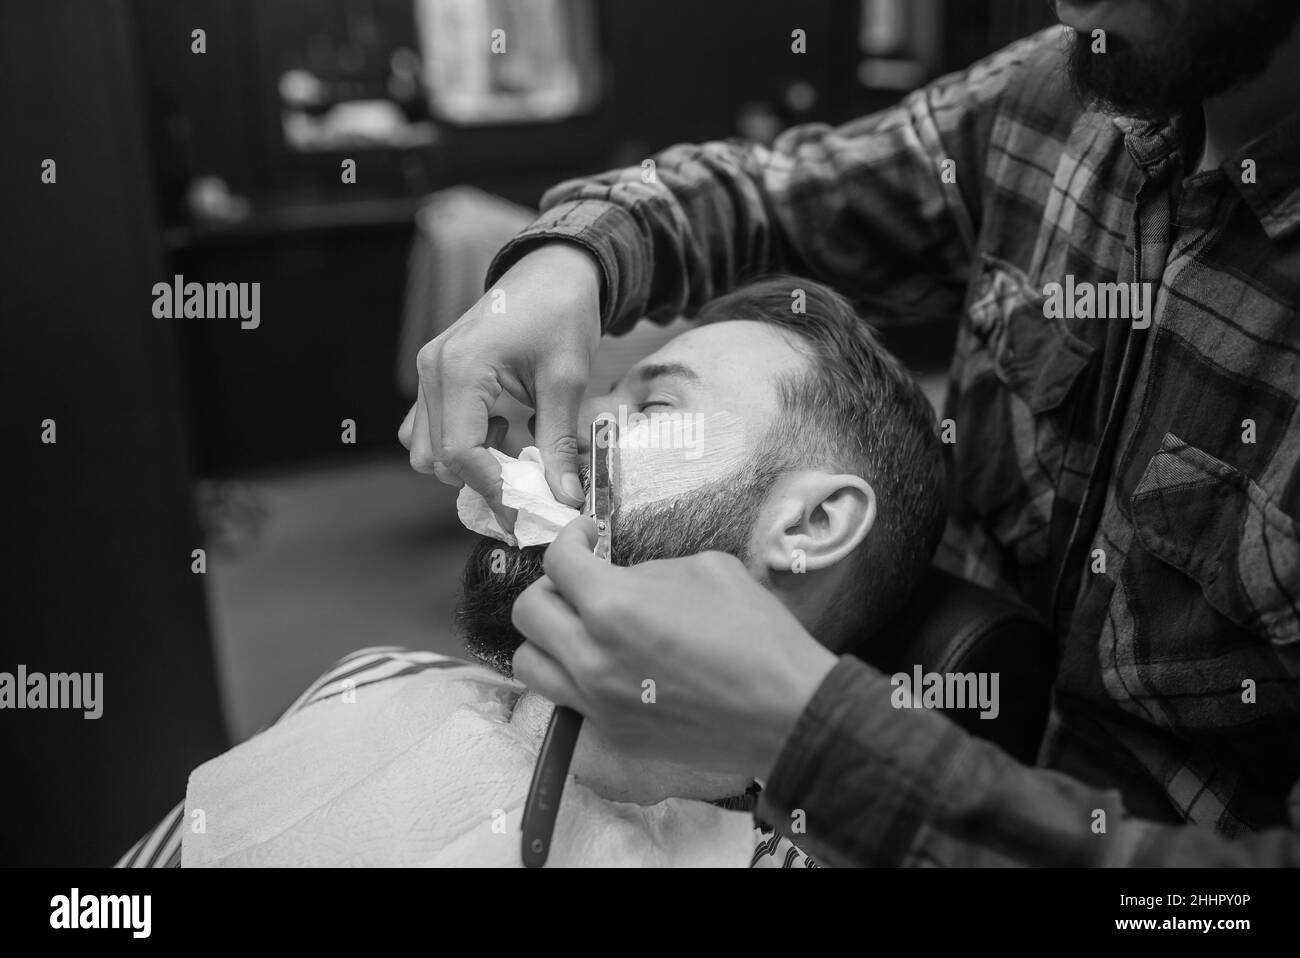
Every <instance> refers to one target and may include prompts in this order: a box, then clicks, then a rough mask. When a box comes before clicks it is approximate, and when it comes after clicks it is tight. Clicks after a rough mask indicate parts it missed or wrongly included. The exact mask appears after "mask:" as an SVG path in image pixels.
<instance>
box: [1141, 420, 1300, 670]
mask: <svg viewBox="0 0 1300 958" xmlns="http://www.w3.org/2000/svg"><path fill="white" fill-rule="evenodd" d="M1131 506H1132V515H1133V523H1134V531H1135V533H1136V535H1137V537H1138V539H1139V540H1140V541H1141V544H1142V547H1143V548H1144V549H1146V551H1147V552H1149V553H1151V554H1152V555H1154V556H1156V557H1157V558H1159V559H1160V560H1162V561H1163V562H1165V563H1167V564H1168V565H1170V566H1172V567H1173V568H1175V569H1177V570H1178V571H1180V572H1182V573H1183V574H1184V575H1187V576H1189V577H1190V578H1192V579H1193V580H1195V582H1196V583H1197V584H1198V585H1199V586H1200V589H1201V592H1202V594H1203V595H1204V598H1205V602H1206V603H1207V604H1208V605H1209V606H1210V607H1211V608H1213V609H1214V610H1215V611H1216V612H1218V613H1219V614H1220V615H1222V616H1224V617H1225V618H1227V619H1229V620H1230V621H1232V622H1233V623H1235V624H1236V625H1238V626H1240V627H1241V628H1243V629H1246V630H1248V631H1250V632H1252V633H1254V634H1255V635H1257V636H1259V637H1262V638H1265V639H1267V640H1268V641H1269V642H1271V643H1272V644H1273V645H1275V646H1279V647H1293V646H1296V644H1297V643H1300V526H1298V525H1297V523H1296V521H1295V520H1294V519H1292V518H1291V516H1290V515H1288V514H1287V513H1285V512H1283V511H1282V510H1281V509H1280V508H1278V506H1277V505H1276V504H1275V503H1274V501H1273V499H1272V498H1271V497H1270V496H1269V495H1268V493H1267V492H1265V490H1264V489H1263V488H1261V487H1260V486H1259V484H1258V483H1256V482H1255V481H1254V480H1253V479H1251V478H1250V477H1249V476H1247V475H1246V474H1245V473H1243V472H1241V471H1240V470H1238V469H1237V468H1235V467H1233V466H1230V465H1228V464H1227V463H1225V462H1223V461H1222V460H1220V459H1216V458H1215V457H1214V456H1212V455H1210V454H1209V453H1207V452H1205V451H1204V450H1201V449H1198V448H1197V447H1195V446H1193V445H1190V444H1189V443H1186V442H1184V441H1183V440H1181V439H1179V438H1178V437H1177V436H1176V435H1174V434H1173V433H1166V434H1165V436H1164V439H1163V440H1162V441H1161V444H1160V450H1159V452H1157V453H1156V455H1154V456H1153V457H1152V458H1151V461H1150V463H1148V465H1147V468H1146V470H1145V472H1144V473H1143V475H1142V479H1141V480H1140V481H1139V483H1138V485H1137V488H1136V489H1135V490H1134V491H1133V495H1132V498H1131Z"/></svg>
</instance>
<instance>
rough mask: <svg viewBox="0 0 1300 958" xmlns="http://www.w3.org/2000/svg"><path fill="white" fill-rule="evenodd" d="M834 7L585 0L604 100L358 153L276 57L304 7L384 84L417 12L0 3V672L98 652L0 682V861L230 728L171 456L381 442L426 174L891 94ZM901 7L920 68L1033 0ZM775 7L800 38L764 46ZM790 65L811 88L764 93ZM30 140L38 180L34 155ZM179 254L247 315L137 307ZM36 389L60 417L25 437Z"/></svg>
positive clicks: (777, 37)
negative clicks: (563, 116) (47, 165)
mask: <svg viewBox="0 0 1300 958" xmlns="http://www.w3.org/2000/svg"><path fill="white" fill-rule="evenodd" d="M921 6H922V7H925V5H924V4H922V5H921ZM860 9H861V7H860V4H859V3H857V2H855V0H797V2H795V0H617V2H600V3H598V5H597V29H598V37H599V50H600V80H601V84H600V99H599V100H598V102H597V104H596V106H595V107H594V109H592V110H591V111H590V112H589V113H587V114H586V115H584V116H581V117H577V118H574V119H571V120H566V121H563V122H559V123H549V124H526V125H522V126H518V125H516V126H503V127H473V128H457V127H455V126H453V125H450V124H444V123H440V124H439V138H438V140H437V142H436V143H434V144H433V145H432V146H427V147H419V148H404V149H372V150H367V151H365V152H364V154H363V155H358V154H357V152H356V151H355V150H349V151H345V152H343V153H336V152H328V151H326V152H323V153H313V154H303V153H295V152H294V151H293V150H291V149H289V148H288V147H287V146H286V145H285V143H284V139H283V137H282V135H281V132H280V125H279V111H280V106H279V103H278V100H277V92H276V89H277V88H276V83H277V78H278V76H279V74H280V72H281V71H282V70H283V69H285V68H286V67H287V66H289V65H292V64H293V63H295V62H297V61H298V60H301V59H302V58H303V57H304V56H306V55H307V54H306V53H305V52H304V51H307V50H308V49H309V46H310V45H309V40H310V38H312V37H317V38H322V37H323V38H325V40H323V41H318V42H317V45H316V46H315V47H311V48H310V49H311V50H313V51H314V52H313V53H312V55H313V56H315V57H316V58H317V59H320V58H321V57H322V56H324V57H325V59H326V60H328V59H329V57H330V51H342V50H345V49H348V50H350V54H351V55H350V59H349V61H348V62H349V63H350V64H351V66H350V67H349V69H348V70H347V71H341V72H340V73H339V75H340V76H341V77H342V79H343V80H345V81H346V82H348V83H351V84H353V85H354V86H355V87H356V89H358V90H361V91H363V92H368V93H370V94H372V95H383V85H382V70H383V64H384V63H385V62H386V61H387V58H388V55H389V53H390V52H391V50H392V49H393V48H395V47H396V46H399V45H405V46H409V45H411V44H412V43H414V28H413V25H412V15H411V4H410V3H409V2H402V0H335V2H329V0H260V2H253V0H186V2H178V0H135V2H129V0H27V2H20V0H3V2H0V91H3V92H2V93H0V130H3V131H4V132H3V133H2V134H0V137H2V138H3V147H2V148H0V191H3V192H2V195H3V201H4V205H3V218H4V221H5V226H4V233H3V241H2V244H3V245H2V246H0V254H2V255H0V262H3V267H2V268H0V277H2V280H3V281H2V283H0V321H2V322H3V329H4V341H3V347H2V348H0V356H2V358H0V370H2V371H3V383H4V402H3V406H2V409H3V412H2V415H3V428H4V434H3V437H2V438H3V443H4V445H3V449H4V451H5V455H4V456H3V459H0V462H2V463H3V466H4V470H3V472H4V477H5V478H4V485H3V488H4V492H5V495H4V497H3V498H4V509H3V512H2V513H0V532H3V537H2V540H0V541H3V545H2V546H0V551H2V552H3V555H4V563H3V572H4V589H3V595H4V600H3V621H2V624H0V671H10V672H12V671H14V670H15V669H16V667H17V665H18V664H19V663H23V664H25V665H26V666H27V668H28V669H29V670H31V671H46V672H54V671H70V670H75V671H83V672H94V671H102V672H104V673H106V674H105V684H106V693H105V700H106V704H105V716H104V718H102V719H100V720H99V721H97V722H88V721H84V720H83V719H82V717H81V715H80V713H77V712H69V713H55V712H9V711H6V712H0V769H2V771H0V782H2V783H3V788H0V865H49V864H58V865H74V864H76V865H82V864H85V865H105V864H109V863H111V862H112V861H114V860H115V859H116V858H117V857H118V856H119V855H120V854H121V853H122V852H123V851H124V850H125V849H126V847H127V846H128V845H129V844H130V842H131V841H133V840H134V839H135V838H136V837H137V836H138V835H139V834H140V833H141V832H142V830H143V829H144V828H146V827H147V826H149V825H150V824H152V822H154V821H155V820H157V818H158V817H159V816H160V815H161V814H162V813H163V812H164V811H166V810H167V809H168V808H169V807H170V806H171V805H173V804H174V803H175V802H176V801H177V800H178V799H179V798H180V797H182V796H183V794H184V783H185V779H186V776H187V774H188V772H189V770H190V769H192V768H193V767H194V766H196V765H197V764H199V763H200V762H202V761H204V760H205V759H207V758H209V757H211V756H212V755H214V754H216V753H218V752H220V751H221V750H223V749H224V748H226V747H228V745H229V744H231V743H232V740H233V739H237V738H238V737H240V736H241V735H242V734H244V733H243V730H242V729H236V730H235V731H233V733H232V722H231V721H230V719H229V715H228V714H227V715H225V716H223V712H222V704H221V703H222V695H223V691H228V690H225V689H223V687H222V686H223V679H222V677H221V675H220V674H219V672H220V670H219V669H218V668H217V666H216V665H215V664H214V636H213V629H212V627H211V624H210V623H211V619H210V615H209V604H208V603H209V599H208V597H207V595H206V594H205V589H204V584H203V583H202V582H201V579H200V577H199V576H195V575H193V574H191V572H190V551H191V549H193V548H194V547H195V545H196V543H202V542H205V541H207V539H205V535H210V530H206V529H205V528H204V527H201V525H200V522H199V517H198V514H197V512H196V505H195V495H194V493H195V481H196V480H197V479H206V480H210V479H214V478H216V479H220V478H223V477H226V478H229V477H241V476H247V475H261V474H270V473H274V472H275V471H276V470H280V471H284V470H299V471H300V472H297V473H294V474H295V475H303V474H304V473H302V472H301V470H328V469H330V468H331V463H332V462H333V461H334V460H337V459H338V458H339V457H340V456H341V455H344V454H343V453H340V451H339V450H340V444H339V436H338V432H339V430H338V424H339V422H340V420H341V419H343V418H344V417H351V418H354V419H355V420H356V421H357V423H358V444H357V446H356V447H348V448H347V452H346V455H347V456H351V457H357V456H364V455H373V456H379V457H394V456H397V457H400V456H401V450H400V449H399V448H397V447H396V443H395V441H394V434H395V430H396V426H397V424H398V422H399V421H400V420H401V417H402V415H403V414H404V412H405V409H406V406H407V404H408V399H407V398H406V397H405V396H403V395H401V394H400V392H399V390H398V388H397V385H396V383H395V379H394V361H395V346H396V341H397V336H398V329H399V322H400V317H401V311H402V297H403V287H404V282H405V274H406V264H407V255H408V251H409V250H410V247H411V241H412V231H413V224H412V217H413V215H414V213H415V211H416V209H417V208H418V207H419V205H420V203H421V202H422V200H423V198H424V197H426V196H427V195H428V194H429V193H431V192H433V191H436V190H439V189H442V188H444V187H448V186H452V185H456V184H472V185H475V186H478V187H481V188H482V189H484V190H487V191H489V192H491V193H494V194H497V195H500V196H503V197H506V198H508V199H511V200H514V201H516V202H518V203H521V204H526V205H530V206H535V205H536V204H537V202H538V200H539V198H540V196H541V193H542V192H543V190H544V189H545V188H546V187H547V186H549V185H551V184H553V183H555V182H557V181H558V180H560V179H563V178H566V177H570V176H574V175H578V174H581V173H584V172H593V171H596V170H600V169H603V168H607V167H610V166H613V165H621V164H629V163H636V162H639V159H640V158H641V157H643V156H645V155H647V154H648V153H649V152H651V151H653V150H657V149H660V148H662V147H664V146H667V145H669V144H671V143H674V142H679V141H684V140H700V139H716V138H720V137H724V136H730V135H735V134H736V133H737V131H738V117H739V115H740V113H741V111H742V108H746V107H748V108H750V109H752V108H754V107H755V105H758V106H761V107H763V108H766V109H768V110H769V111H770V112H771V113H773V114H775V115H776V116H777V117H779V118H780V120H781V121H782V123H790V122H803V121H812V120H818V121H827V122H836V121H841V120H845V119H848V118H851V117H853V116H855V115H859V114H861V113H863V112H867V111H869V110H872V109H875V108H879V107H881V106H885V105H888V104H889V103H891V102H893V101H895V100H897V99H898V98H899V96H900V95H901V94H902V93H903V92H904V91H903V90H901V89H882V88H871V87H870V86H867V85H864V84H863V83H862V82H861V80H860V78H859V76H860V75H859V70H860V69H861V64H862V61H863V59H864V55H863V52H862V50H861V48H860V47H859V45H858V24H859V17H860ZM925 9H927V10H930V11H931V13H930V14H927V16H929V17H930V19H928V20H927V22H925V23H922V24H919V26H918V29H917V31H916V32H915V35H914V40H915V47H914V48H913V49H904V50H900V51H897V55H898V56H899V57H900V58H902V59H908V58H909V57H911V58H912V59H914V60H916V61H917V68H918V69H919V70H920V71H921V78H922V79H924V78H925V77H931V76H934V75H936V74H938V73H939V72H945V71H947V70H950V69H956V68H959V67H962V66H964V65H966V64H967V63H969V62H970V61H972V60H973V59H975V58H977V57H978V56H980V55H982V54H984V53H987V52H989V51H991V50H993V49H996V48H997V47H999V46H1001V45H1003V44H1005V43H1007V42H1009V41H1010V40H1013V39H1015V38H1016V37H1019V36H1022V35H1024V34H1026V33H1028V32H1031V31H1032V30H1034V29H1036V28H1038V27H1040V26H1043V25H1045V24H1047V23H1049V22H1051V21H1052V19H1053V18H1052V16H1051V13H1050V9H1049V7H1048V5H1047V4H1046V3H1045V2H1042V0H1033V2H1019V0H934V3H933V4H932V5H931V6H930V7H925ZM196 26H201V27H203V28H204V29H205V30H206V31H207V53H206V54H204V55H202V56H199V55H194V54H192V53H191V52H190V42H191V41H190V31H191V30H192V29H193V28H194V27H196ZM796 27H799V28H802V29H804V30H806V31H807V35H808V47H809V52H808V54H806V55H804V56H793V55H791V53H790V31H791V30H792V29H794V28H796ZM322 50H323V51H325V52H324V53H322V52H321V51H322ZM327 66H328V64H327ZM796 82H803V83H807V84H810V85H811V87H812V89H813V91H814V93H815V96H814V97H812V99H811V102H810V103H809V102H807V98H806V97H805V99H804V100H803V101H797V100H796V101H793V105H792V102H791V101H790V100H789V99H788V91H789V88H790V85H791V84H792V83H796ZM344 155H347V156H357V159H358V164H359V167H360V168H361V169H362V170H363V174H362V175H361V176H360V177H359V181H358V184H357V185H355V186H345V185H343V184H341V183H340V181H339V175H338V171H339V161H340V158H341V156H344ZM45 157H54V158H56V159H57V161H58V164H59V165H58V182H57V185H56V186H47V185H43V184H42V183H41V182H40V170H41V161H42V159H43V158H45ZM202 176H219V177H221V178H222V179H223V180H224V181H225V182H226V183H227V184H228V186H229V188H230V190H231V192H232V193H234V194H236V195H238V196H240V197H244V198H246V199H247V200H248V201H249V202H250V204H251V206H250V210H251V212H250V214H249V215H248V216H247V217H246V218H244V219H243V220H242V221H241V222H238V223H235V224H233V225H216V224H213V223H211V222H203V221H197V220H196V219H195V218H194V217H193V216H192V215H191V214H190V213H189V212H187V205H186V202H185V197H186V191H187V189H188V188H189V186H190V184H191V183H193V181H194V180H195V179H196V178H198V177H202ZM175 273H182V274H184V275H185V276H186V278H187V279H190V280H197V281H200V282H203V281H207V280H225V279H229V278H238V280H240V281H250V282H251V281H261V282H262V283H263V299H262V312H263V316H269V315H275V316H276V317H278V319H277V321H276V322H274V323H268V322H265V321H264V322H263V326H262V328H260V329H259V330H257V332H256V334H251V333H248V332H245V331H241V330H240V329H239V327H238V324H237V323H224V324H213V323H205V322H202V321H197V322H195V321H191V322H189V323H187V322H184V321H170V322H169V321H159V320H155V319H154V318H153V316H152V315H151V304H152V294H151V292H150V290H151V287H152V285H153V284H154V283H155V282H158V281H159V280H163V279H170V277H171V276H172V275H173V274H175ZM948 337H949V331H946V330H943V329H937V330H936V329H921V330H915V329H914V330H910V331H907V332H905V333H903V334H900V336H899V338H898V339H896V340H895V341H894V342H893V345H894V346H895V348H896V349H898V350H899V351H900V352H901V353H903V354H905V355H910V356H913V357H914V359H913V361H914V362H916V363H921V362H925V361H928V360H933V359H934V357H936V356H939V357H946V344H947V342H948V341H949V339H948ZM46 418H53V419H55V420H56V421H57V423H58V443H57V444H56V445H52V446H51V445H43V444H41V443H40V441H39V436H40V423H41V421H42V420H43V419H46ZM311 474H312V475H314V474H315V473H311ZM295 488H297V487H295ZM324 518H328V517H324ZM265 585H266V587H267V588H268V589H274V588H275V583H267V584H265ZM209 588H211V586H209ZM366 644H386V642H385V637H384V635H382V634H379V635H371V636H368V637H367V642H366ZM304 674H309V673H304Z"/></svg>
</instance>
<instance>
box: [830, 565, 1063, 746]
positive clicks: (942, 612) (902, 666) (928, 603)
mask: <svg viewBox="0 0 1300 958" xmlns="http://www.w3.org/2000/svg"><path fill="white" fill-rule="evenodd" d="M849 654H851V655H854V656H856V657H858V658H860V659H862V660H863V661H865V662H867V663H869V664H871V665H873V666H875V667H876V668H877V669H879V670H880V671H881V672H883V673H885V674H886V675H893V674H896V673H899V672H902V673H905V674H906V675H908V676H909V677H911V676H913V675H914V670H915V669H916V668H917V667H918V666H919V667H920V670H921V672H922V673H923V674H928V673H940V674H949V673H958V672H960V673H969V672H974V673H989V674H991V673H997V675H998V685H997V688H998V714H997V717H996V718H989V719H985V718H981V717H980V712H979V710H978V709H975V708H966V709H957V710H952V711H949V712H947V713H946V714H947V715H948V717H949V718H951V719H952V720H953V721H954V722H956V723H957V724H958V725H960V726H962V727H963V728H965V729H966V730H967V731H968V732H970V733H971V734H973V735H977V736H979V737H981V738H986V739H989V740H991V741H993V742H995V743H996V744H998V745H999V746H1001V747H1002V748H1003V749H1004V750H1005V751H1007V752H1009V753H1010V754H1011V755H1013V756H1015V757H1016V758H1018V759H1019V760H1021V761H1022V762H1026V763H1031V762H1033V761H1034V758H1035V756H1036V755H1037V752H1038V746H1039V744H1040V743H1041V741H1042V735H1043V729H1044V727H1045V725H1046V722H1047V712H1048V708H1049V705H1050V702H1051V690H1052V684H1053V682H1054V681H1055V678H1056V650H1055V648H1054V646H1053V643H1052V640H1051V636H1050V634H1049V632H1048V630H1047V629H1046V628H1045V627H1044V626H1043V624H1042V622H1041V621H1040V620H1039V619H1038V618H1037V616H1035V615H1034V613H1033V612H1032V611H1030V609H1029V608H1028V607H1027V606H1024V605H1022V604H1020V603H1017V602H1013V601H1011V600H1009V599H1006V598H1004V597H1002V596H1000V595H998V594H996V593H995V592H993V591H991V590H989V589H986V588H983V587H982V586H978V585H975V584H973V583H971V582H967V581H966V580H965V579H961V578H958V577H957V576H954V575H952V574H950V573H948V572H944V571H942V570H939V569H931V570H930V572H929V574H928V575H927V577H926V579H925V580H924V581H923V582H922V583H921V584H920V586H918V588H917V590H916V593H915V594H914V595H913V596H912V598H911V600H910V601H909V603H908V605H907V606H906V607H905V608H904V609H903V610H902V612H900V613H899V614H898V615H897V616H895V617H894V619H893V620H892V621H891V622H890V623H889V624H888V625H887V626H886V627H885V628H883V629H881V630H880V631H878V632H876V633H874V634H871V635H864V636H863V637H862V639H861V640H860V641H859V642H858V643H857V644H856V645H855V646H854V647H853V648H852V649H851V650H850V653H849Z"/></svg>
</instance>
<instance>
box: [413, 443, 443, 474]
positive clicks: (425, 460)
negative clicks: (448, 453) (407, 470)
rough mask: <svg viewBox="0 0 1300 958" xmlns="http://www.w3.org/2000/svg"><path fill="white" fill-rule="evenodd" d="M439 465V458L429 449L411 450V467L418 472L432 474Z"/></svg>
mask: <svg viewBox="0 0 1300 958" xmlns="http://www.w3.org/2000/svg"><path fill="white" fill-rule="evenodd" d="M438 465H439V463H438V460H437V459H435V458H434V457H433V455H432V454H431V453H430V452H429V451H428V450H427V449H418V448H417V449H412V450H411V468H412V469H414V470H415V471H416V472H421V473H427V474H432V473H433V472H434V471H435V470H436V469H437V468H438Z"/></svg>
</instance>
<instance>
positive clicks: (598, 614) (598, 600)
mask: <svg viewBox="0 0 1300 958" xmlns="http://www.w3.org/2000/svg"><path fill="white" fill-rule="evenodd" d="M622 616H623V603H622V601H621V600H620V599H619V597H618V596H616V595H610V594H603V595H598V596H594V597H592V599H591V600H590V601H589V602H588V604H587V615H586V616H585V618H586V619H588V620H589V621H590V622H591V624H592V625H593V626H595V628H596V630H597V631H598V632H600V633H602V635H605V636H608V635H609V633H611V632H612V631H614V629H615V627H616V626H617V625H618V623H619V621H620V620H621V619H622Z"/></svg>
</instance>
